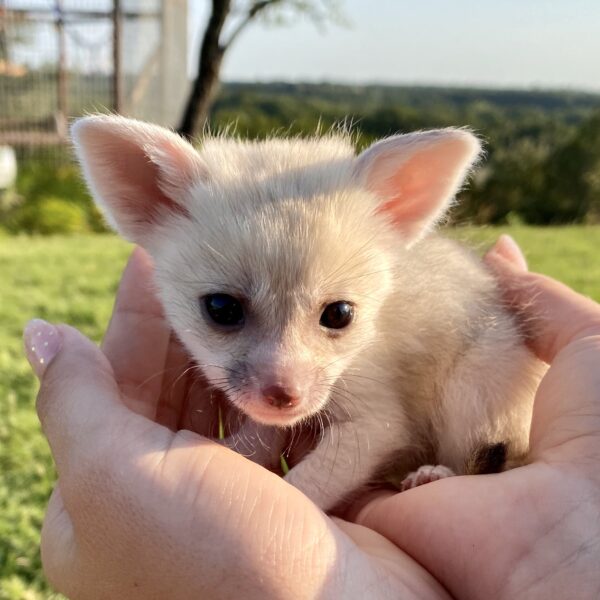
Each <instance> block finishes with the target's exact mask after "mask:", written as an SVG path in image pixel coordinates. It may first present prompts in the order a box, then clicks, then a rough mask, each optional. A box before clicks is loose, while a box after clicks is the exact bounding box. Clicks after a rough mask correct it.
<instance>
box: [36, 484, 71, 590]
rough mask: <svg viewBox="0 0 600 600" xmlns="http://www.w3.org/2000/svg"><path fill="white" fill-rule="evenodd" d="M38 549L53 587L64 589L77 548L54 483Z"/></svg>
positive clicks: (58, 490) (69, 577) (69, 518)
mask: <svg viewBox="0 0 600 600" xmlns="http://www.w3.org/2000/svg"><path fill="white" fill-rule="evenodd" d="M40 549H41V554H42V564H43V566H44V574H45V575H46V577H47V578H48V580H49V581H50V583H51V585H52V586H53V587H54V588H55V589H61V590H63V591H66V590H65V585H64V582H65V581H68V580H70V579H71V578H72V573H73V570H74V569H77V566H76V564H77V563H76V560H77V548H76V540H75V532H74V529H73V522H72V521H71V517H70V516H69V514H68V512H67V511H66V509H65V505H64V502H63V499H62V495H61V493H60V487H59V484H58V483H57V484H56V486H55V488H54V490H53V491H52V495H51V496H50V501H49V502H48V508H47V510H46V516H45V517H44V524H43V526H42V535H41V543H40Z"/></svg>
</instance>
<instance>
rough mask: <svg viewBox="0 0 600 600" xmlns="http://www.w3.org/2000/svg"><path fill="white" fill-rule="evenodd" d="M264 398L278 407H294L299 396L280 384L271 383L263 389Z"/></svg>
mask: <svg viewBox="0 0 600 600" xmlns="http://www.w3.org/2000/svg"><path fill="white" fill-rule="evenodd" d="M262 395H263V398H264V399H265V402H266V403H267V404H270V405H271V406H275V407H277V408H292V407H293V406H296V404H298V398H297V397H296V396H294V395H292V394H290V393H289V392H287V391H286V390H285V389H283V388H282V387H281V386H280V385H270V386H269V387H266V388H264V389H263V390H262Z"/></svg>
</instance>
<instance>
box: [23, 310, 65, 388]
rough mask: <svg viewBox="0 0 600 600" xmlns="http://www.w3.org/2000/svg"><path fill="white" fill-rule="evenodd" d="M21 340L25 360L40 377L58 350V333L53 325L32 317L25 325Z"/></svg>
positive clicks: (59, 339)
mask: <svg viewBox="0 0 600 600" xmlns="http://www.w3.org/2000/svg"><path fill="white" fill-rule="evenodd" d="M23 342H24V344H25V354H26V355H27V360H28V361H29V364H30V365H31V368H32V369H33V372H34V373H35V374H36V375H37V376H38V378H41V377H42V375H43V374H44V372H45V371H46V369H47V368H48V365H49V364H50V363H51V362H52V359H53V358H54V357H55V356H56V354H57V353H58V351H59V350H60V344H61V338H60V333H59V331H58V329H56V327H54V325H50V323H47V322H46V321H42V320H41V319H33V320H32V321H29V323H27V325H26V326H25V331H24V332H23Z"/></svg>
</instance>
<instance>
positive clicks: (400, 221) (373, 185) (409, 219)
mask: <svg viewBox="0 0 600 600" xmlns="http://www.w3.org/2000/svg"><path fill="white" fill-rule="evenodd" d="M480 152H481V145H480V143H479V140H478V139H477V138H476V137H475V136H474V135H473V134H471V133H469V132H468V131H465V130H462V129H438V130H433V131H424V132H418V133H409V134H406V135H397V136H394V137H390V138H387V139H385V140H381V141H380V142H376V143H375V144H373V145H372V146H370V147H369V148H367V149H366V150H365V151H364V152H362V154H360V155H359V156H358V158H357V164H356V168H355V176H356V177H357V180H358V182H359V183H360V184H361V185H363V186H364V187H366V188H367V189H368V190H370V191H371V192H373V193H374V194H375V195H377V196H378V197H379V198H380V199H381V211H383V212H385V213H387V214H388V215H389V216H390V218H391V219H392V221H393V223H394V224H395V225H396V226H397V227H398V229H399V230H400V231H401V232H402V234H403V235H404V237H405V239H406V243H407V245H410V244H412V243H414V242H416V241H417V240H418V239H419V238H421V237H422V236H423V235H425V234H426V233H427V231H428V230H429V229H431V228H432V227H433V226H434V225H435V223H436V222H437V221H438V220H439V219H440V218H441V217H442V216H443V215H444V213H445V212H446V211H447V209H448V208H449V206H450V204H451V203H452V200H453V199H454V196H455V194H456V192H457V191H458V190H459V188H460V186H461V185H462V183H463V181H464V179H465V177H466V175H467V173H468V172H469V169H470V167H471V166H472V165H473V163H474V162H475V161H476V159H477V157H478V156H479V154H480Z"/></svg>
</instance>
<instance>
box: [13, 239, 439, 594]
mask: <svg viewBox="0 0 600 600" xmlns="http://www.w3.org/2000/svg"><path fill="white" fill-rule="evenodd" d="M151 269H152V266H151V264H150V261H149V259H148V257H147V255H146V254H145V253H144V252H143V251H141V250H136V252H134V254H133V256H132V258H131V260H130V262H129V265H128V267H127V269H126V271H125V274H124V276H123V280H122V283H121V286H120V289H119V293H118V297H117V302H116V305H115V311H114V314H113V318H112V320H111V323H110V326H109V329H108V331H107V334H106V337H105V340H104V343H103V345H102V350H100V349H98V348H97V347H96V346H95V345H94V344H92V343H91V342H90V341H89V340H87V339H86V338H84V337H83V336H82V335H81V334H80V333H78V332H77V331H76V330H74V329H72V328H70V327H66V326H58V327H54V326H52V325H49V324H46V323H44V322H40V321H34V322H32V323H31V324H30V325H29V326H28V328H27V331H26V335H25V339H26V348H27V351H28V356H29V359H30V361H31V363H32V365H33V366H34V369H35V370H36V372H37V373H38V375H39V376H40V380H41V386H40V392H39V395H38V402H37V408H38V413H39V416H40V420H41V422H42V427H43V431H44V433H45V435H46V436H47V438H48V441H49V443H50V447H51V450H52V454H53V456H54V459H55V462H56V467H57V471H58V475H59V480H58V483H57V485H56V487H55V489H54V492H53V494H52V497H51V499H50V504H49V507H48V511H47V515H46V519H45V523H44V527H43V530H42V561H43V565H44V570H45V573H46V575H47V577H48V579H49V581H50V582H51V584H52V585H53V586H54V587H55V588H56V589H57V590H59V591H61V592H63V593H64V594H66V595H67V596H68V597H69V598H73V599H80V598H83V599H86V598H94V599H95V598H107V599H108V598H110V599H115V598H119V599H123V600H128V599H136V598H140V599H142V598H143V599H144V600H149V599H153V598H161V599H168V600H178V599H183V598H194V599H197V598H211V599H217V598H240V597H243V598H246V599H253V598H261V599H265V598H290V599H301V598H317V597H323V598H354V597H358V596H361V597H368V598H378V597H385V598H389V597H390V595H391V596H396V595H401V596H403V597H407V598H410V597H418V598H446V597H447V595H446V593H445V592H444V590H443V588H442V587H441V586H440V585H439V584H438V583H437V582H436V581H435V579H434V578H433V577H432V576H431V575H430V574H428V573H427V572H426V571H425V569H423V568H422V567H420V566H419V565H418V564H417V563H416V562H415V561H414V560H412V559H410V557H408V556H406V555H405V554H404V553H403V552H401V551H400V550H398V549H397V548H396V547H395V546H394V544H392V543H391V542H389V541H388V540H386V539H385V538H384V537H383V536H381V535H379V534H377V533H375V532H372V531H369V530H368V529H367V528H358V526H351V525H349V524H346V525H344V527H343V528H341V527H340V526H338V525H337V524H336V523H335V522H334V521H332V520H331V519H329V518H328V517H326V516H325V515H324V514H323V513H322V512H321V511H320V510H319V509H317V507H315V506H314V505H313V504H312V503H311V502H310V501H309V500H308V499H307V498H306V497H304V496H303V495H302V494H301V493H300V492H298V491H297V490H296V489H295V488H293V487H291V486H290V485H288V484H287V483H285V482H284V481H283V480H282V479H281V478H280V477H278V476H277V475H275V474H273V473H270V472H269V471H267V470H265V469H263V468H262V467H260V466H258V465H256V464H254V463H252V462H250V461H249V460H247V459H245V458H243V457H242V456H240V455H238V454H236V453H234V452H232V451H230V450H228V449H226V448H225V447H223V446H221V445H219V444H217V443H215V442H212V441H210V440H209V439H207V438H205V437H202V436H200V435H198V434H197V433H194V432H192V431H190V430H189V429H200V430H201V429H202V423H198V422H197V421H198V419H202V418H203V416H204V415H203V413H201V412H200V411H201V410H204V409H206V408H207V406H208V408H210V398H207V397H204V398H203V393H204V394H206V393H207V392H206V390H202V387H201V385H202V384H201V382H200V383H199V384H197V383H196V382H194V383H193V385H199V386H200V387H199V389H197V390H195V392H196V393H195V394H193V395H194V396H195V397H198V396H199V402H198V404H197V405H194V406H193V407H191V408H190V407H189V406H187V405H186V401H185V399H186V398H188V397H189V394H188V393H187V391H189V390H186V388H187V387H188V386H189V381H188V375H190V374H191V373H192V371H191V370H190V369H189V368H188V366H187V359H186V357H185V355H184V354H183V352H182V350H181V348H180V347H179V346H178V345H177V343H176V342H175V341H174V340H173V339H172V338H171V336H170V332H169V328H168V327H167V325H166V323H165V321H164V318H163V315H162V312H161V309H160V306H159V304H158V302H157V301H156V299H155V298H154V295H153V293H152V288H151ZM45 344H46V345H45ZM40 360H42V362H40ZM212 417H214V415H212ZM212 417H211V418H212ZM183 427H187V429H183ZM344 529H345V531H344Z"/></svg>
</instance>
